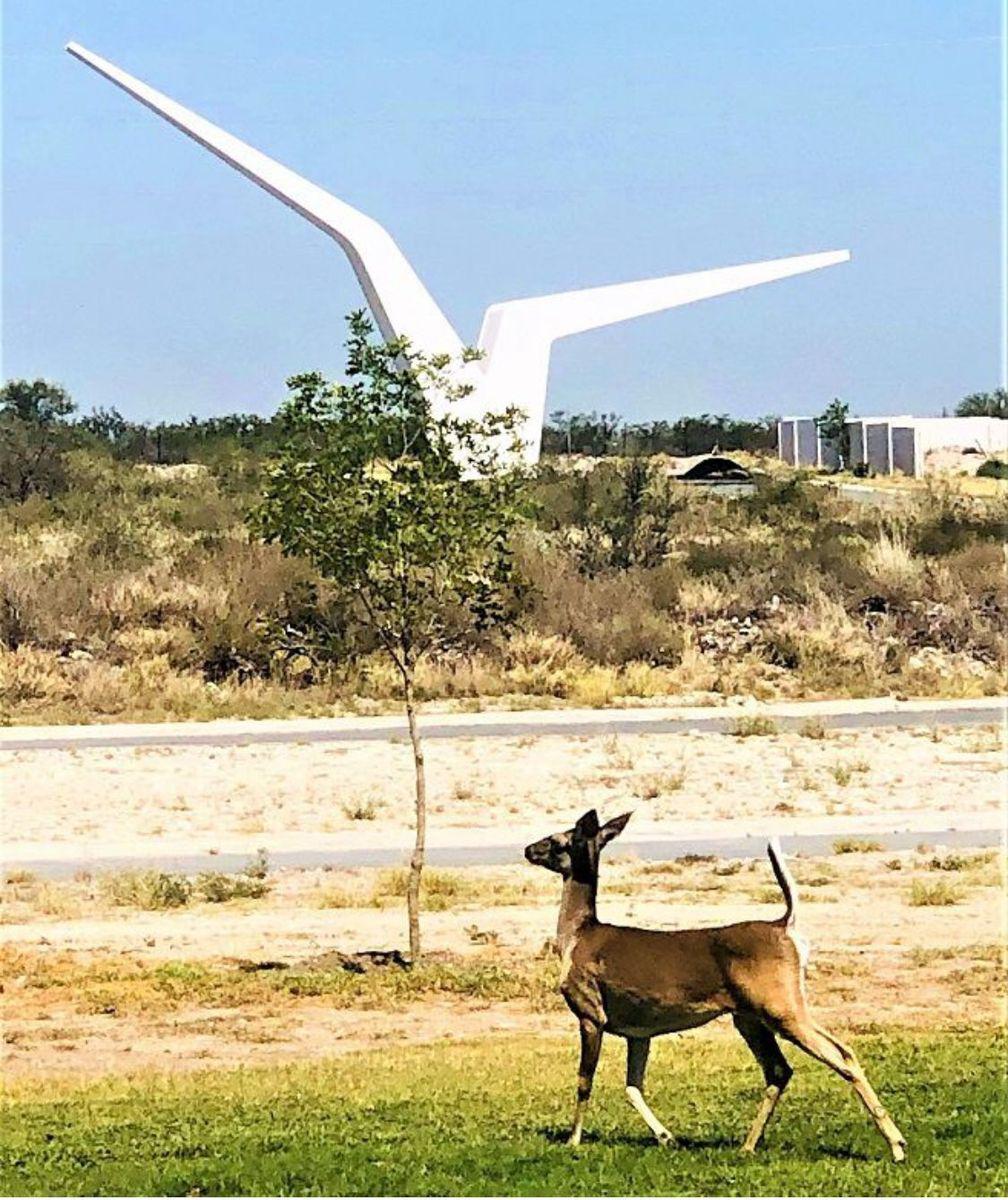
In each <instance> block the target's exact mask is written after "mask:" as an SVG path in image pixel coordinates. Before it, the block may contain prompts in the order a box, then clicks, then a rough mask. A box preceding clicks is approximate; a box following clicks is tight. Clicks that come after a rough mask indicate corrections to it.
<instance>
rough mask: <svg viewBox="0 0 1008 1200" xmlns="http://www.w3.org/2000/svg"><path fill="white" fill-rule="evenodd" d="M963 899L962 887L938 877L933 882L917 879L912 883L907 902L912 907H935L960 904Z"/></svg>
mask: <svg viewBox="0 0 1008 1200" xmlns="http://www.w3.org/2000/svg"><path fill="white" fill-rule="evenodd" d="M962 899H963V892H962V888H960V887H957V886H956V885H955V884H952V883H949V882H948V880H945V879H937V880H935V881H934V882H933V883H932V882H928V881H926V880H923V879H915V880H914V881H913V883H912V884H911V887H910V895H909V898H908V901H907V903H908V904H909V905H910V906H911V907H912V908H933V907H939V906H945V905H951V904H959V903H960V902H961V901H962Z"/></svg>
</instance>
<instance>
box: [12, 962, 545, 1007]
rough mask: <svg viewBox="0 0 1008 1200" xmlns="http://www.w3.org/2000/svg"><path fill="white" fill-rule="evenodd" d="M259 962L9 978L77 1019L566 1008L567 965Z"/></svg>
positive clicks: (92, 968) (26, 970) (137, 966)
mask: <svg viewBox="0 0 1008 1200" xmlns="http://www.w3.org/2000/svg"><path fill="white" fill-rule="evenodd" d="M252 966H254V964H238V965H236V964H234V963H218V962H212V961H199V962H184V961H177V960H170V961H167V962H161V963H156V964H154V963H150V962H144V961H142V960H140V959H135V958H131V957H130V956H128V955H119V956H116V957H114V958H106V959H97V958H78V957H77V956H76V955H73V954H70V953H64V954H50V955H37V954H32V953H30V952H24V951H19V950H17V949H15V948H11V947H7V948H2V949H0V975H2V976H3V977H5V978H12V977H22V978H23V979H24V987H25V988H26V989H29V990H36V989H37V990H39V991H45V992H46V993H47V999H50V1000H55V1001H57V1002H58V1003H60V1004H62V1003H63V1002H65V1003H66V1004H67V1005H70V1006H72V1007H73V1009H74V1010H75V1011H77V1012H83V1013H102V1012H114V1013H116V1014H119V1015H127V1014H130V1013H138V1012H143V1013H146V1014H153V1013H161V1012H173V1011H175V1010H176V1009H178V1008H180V1007H182V1006H183V1005H186V1004H191V1005H205V1006H207V1007H210V1008H229V1007H237V1006H241V1005H251V1006H254V1007H260V1008H261V1007H267V1006H272V1005H275V1004H277V1003H281V1002H282V1001H283V1000H285V999H290V998H298V997H304V996H325V997H327V998H329V999H331V1001H332V1003H333V1004H334V1005H336V1006H337V1007H340V1008H390V1009H392V1008H397V1007H399V1006H400V1005H402V1004H406V1003H409V1002H411V1001H414V1000H422V999H424V998H425V997H428V996H434V995H440V996H458V997H460V998H464V999H468V1000H486V1001H491V1000H492V1001H498V1000H523V1001H525V1002H526V1003H527V1004H529V1005H530V1006H531V1007H532V1008H533V1009H535V1010H536V1011H541V1010H546V1009H556V1008H559V1007H561V1006H562V1004H563V1001H562V1000H561V999H560V997H559V995H558V994H557V991H556V988H557V980H558V977H559V961H558V960H557V959H556V958H553V957H549V958H532V959H523V960H522V961H520V962H519V961H515V960H514V959H512V958H505V957H503V956H501V955H498V954H494V953H490V954H488V955H486V956H482V955H480V956H475V955H474V956H467V957H465V958H462V959H455V958H447V957H445V958H440V959H438V958H434V957H431V958H428V959H425V960H424V961H423V962H422V963H421V965H420V966H418V967H417V968H416V969H415V970H411V971H404V970H380V971H368V972H366V973H364V974H355V973H353V972H348V971H346V970H343V969H341V968H340V967H338V966H330V965H327V964H318V963H314V962H309V963H306V964H300V965H299V964H291V965H289V966H286V967H282V968H278V969H271V970H256V969H248V968H249V967H252Z"/></svg>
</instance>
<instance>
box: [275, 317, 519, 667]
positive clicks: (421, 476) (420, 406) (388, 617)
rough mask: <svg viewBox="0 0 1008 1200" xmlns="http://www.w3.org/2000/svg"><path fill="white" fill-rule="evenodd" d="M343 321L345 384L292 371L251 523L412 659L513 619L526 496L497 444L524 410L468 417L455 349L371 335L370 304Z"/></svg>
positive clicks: (400, 656)
mask: <svg viewBox="0 0 1008 1200" xmlns="http://www.w3.org/2000/svg"><path fill="white" fill-rule="evenodd" d="M348 325H349V331H350V332H349V339H348V342H347V351H348V353H347V382H346V383H343V384H334V383H331V382H329V381H327V380H326V379H325V378H324V377H323V376H322V375H320V374H319V373H317V372H311V373H306V374H301V375H295V376H293V377H292V378H291V379H290V380H288V387H289V389H290V395H289V397H288V399H287V402H286V403H285V405H284V407H283V410H282V413H281V418H282V422H283V427H284V430H285V433H286V441H285V442H284V444H283V445H282V447H281V449H280V452H279V454H278V455H277V457H276V459H275V461H274V462H273V464H272V466H271V468H270V470H269V472H268V475H267V479H266V484H265V488H264V492H263V497H262V501H261V503H260V504H259V506H258V508H257V509H256V511H255V513H254V514H253V518H252V523H253V525H254V527H255V529H256V531H257V532H258V533H259V534H260V535H261V536H262V537H264V538H265V539H266V540H267V541H273V542H277V543H279V544H280V545H281V546H282V547H283V549H284V550H285V551H286V552H288V553H291V554H297V555H301V556H303V557H305V558H307V559H309V560H310V561H311V562H312V563H313V565H314V566H315V567H316V569H317V570H318V571H319V572H320V573H321V574H322V575H323V576H325V577H326V578H327V579H329V580H331V581H332V582H333V583H334V584H336V585H337V586H338V587H339V588H341V589H343V590H344V591H345V592H346V593H347V595H348V596H349V597H351V598H352V599H353V601H354V602H355V603H356V605H357V608H358V610H359V615H360V617H361V619H362V620H364V621H365V623H367V624H369V625H370V626H371V627H372V628H373V629H374V631H375V632H376V633H377V635H378V637H379V638H380V640H381V642H382V644H383V645H384V646H385V648H386V650H387V651H388V652H389V653H390V655H391V656H392V658H393V660H394V661H395V662H396V664H397V665H398V666H399V667H400V669H403V668H409V667H411V666H412V664H414V663H415V662H416V659H417V657H418V656H419V655H421V654H423V653H425V652H427V651H429V650H433V649H446V648H448V647H449V646H452V647H464V646H465V645H466V644H469V643H472V642H473V641H474V640H476V639H478V638H479V637H480V636H481V635H482V634H483V633H485V631H486V630H487V629H488V628H490V627H492V626H495V625H499V624H501V623H503V622H505V621H506V620H507V614H508V613H509V611H510V607H511V606H510V605H509V604H508V598H507V594H508V591H509V587H510V583H511V578H512V572H513V563H512V558H511V554H510V549H509V547H510V541H511V534H512V532H513V530H514V528H515V526H516V525H517V524H518V523H519V522H520V521H521V520H522V519H523V518H524V516H525V515H526V512H527V510H528V505H527V501H526V496H525V477H524V474H523V473H522V471H521V469H520V468H518V467H516V466H507V465H502V464H501V461H500V457H499V455H498V453H497V448H498V447H499V445H500V443H501V440H502V439H504V440H505V441H510V442H513V441H515V440H516V438H517V431H518V428H519V424H520V413H519V412H518V410H516V409H510V410H508V411H507V412H505V413H501V414H488V415H486V416H483V417H480V418H476V419H474V418H463V417H461V416H460V415H459V414H458V413H457V411H456V410H455V408H454V405H455V404H456V403H457V401H458V400H460V399H461V398H462V397H463V396H464V395H466V394H468V392H469V391H471V388H470V387H468V386H467V385H465V384H464V383H463V384H460V383H459V382H458V381H457V379H456V378H454V377H453V376H452V375H451V374H450V368H451V365H452V364H451V361H450V359H449V358H448V357H447V356H445V355H438V356H434V357H425V356H424V355H420V354H416V353H414V352H413V351H412V350H411V349H410V346H409V343H408V342H407V341H406V340H405V339H403V338H397V339H394V340H392V341H390V342H387V343H385V342H381V341H377V340H375V338H374V331H373V328H372V326H371V323H370V321H369V320H368V319H367V317H366V316H365V315H364V314H363V313H361V312H356V313H352V314H351V315H350V317H349V318H348ZM472 357H473V356H472V355H467V356H466V358H467V360H468V359H471V358H472ZM435 395H436V396H438V397H439V398H440V399H443V400H444V401H446V403H445V404H444V405H439V411H440V410H441V409H442V408H443V409H444V410H446V411H445V412H444V413H443V415H437V416H436V415H435V414H434V412H433V410H432V405H431V397H432V396H435ZM515 461H517V459H516V460H515ZM463 463H464V464H466V467H465V470H464V471H463V467H462V465H461V464H463Z"/></svg>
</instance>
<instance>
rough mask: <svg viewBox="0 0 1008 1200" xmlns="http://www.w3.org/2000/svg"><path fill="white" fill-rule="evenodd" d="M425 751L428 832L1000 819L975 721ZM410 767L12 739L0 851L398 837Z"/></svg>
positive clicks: (170, 849)
mask: <svg viewBox="0 0 1008 1200" xmlns="http://www.w3.org/2000/svg"><path fill="white" fill-rule="evenodd" d="M427 761H428V775H429V797H430V800H429V804H430V814H429V839H430V843H431V844H432V845H448V844H453V843H468V844H474V843H476V844H478V843H479V842H481V841H485V840H488V839H489V840H492V841H495V842H501V841H514V840H519V839H520V840H528V839H531V838H532V837H538V836H541V835H542V834H544V833H547V832H550V831H551V830H552V829H554V828H562V827H565V826H566V825H567V824H569V823H570V821H571V819H572V817H573V816H574V815H576V814H577V813H579V812H581V811H583V810H584V809H586V808H588V807H590V806H596V807H598V808H599V810H600V811H602V812H611V811H613V810H614V809H615V810H616V811H623V810H625V809H627V808H633V809H634V810H635V816H634V822H633V825H632V835H633V836H636V837H642V836H663V837H686V836H691V835H693V834H696V835H705V836H709V835H711V834H714V836H723V837H730V836H734V835H737V834H742V833H750V832H757V833H763V832H765V831H767V830H768V829H770V828H773V829H776V830H777V831H778V832H782V833H784V832H793V831H797V830H799V829H800V830H801V831H804V832H817V831H823V830H827V831H828V830H832V829H837V830H840V829H842V828H843V824H844V822H845V821H846V822H847V823H848V827H849V826H850V823H851V822H854V821H855V819H856V821H857V823H859V824H860V825H861V827H863V828H880V827H881V825H880V824H879V823H880V822H881V823H882V824H887V826H888V827H890V828H891V827H893V823H894V822H895V824H896V825H898V824H899V823H900V822H901V821H905V820H908V819H917V820H918V822H920V820H922V819H923V816H922V815H924V814H926V816H927V819H928V821H930V822H931V827H932V828H936V827H944V826H948V827H955V826H956V825H957V824H961V823H962V822H965V821H969V820H971V819H972V820H973V821H974V823H976V821H977V820H978V819H980V818H983V817H986V816H989V817H990V818H991V821H990V823H992V824H994V825H999V824H1000V820H1001V811H1002V806H1003V804H1004V799H1005V794H1006V791H1005V789H1006V780H1008V774H1006V763H1005V756H1004V750H1003V746H1002V744H1001V741H1000V738H999V737H998V735H997V733H996V731H993V730H990V729H987V730H984V729H967V730H962V729H960V730H948V731H941V730H938V731H934V732H933V733H929V732H927V731H912V732H911V731H899V730H881V729H880V730H862V731H856V732H853V731H852V732H842V733H841V732H838V733H831V734H830V735H829V736H827V737H825V738H822V739H820V740H817V739H815V738H811V737H803V736H801V735H800V734H798V733H786V734H779V735H774V736H762V737H747V738H739V737H732V736H728V735H719V734H699V733H692V734H691V733H683V734H678V735H654V734H652V735H634V736H629V735H627V736H619V737H599V736H593V737H587V736H545V737H543V736H540V737H517V738H495V739H485V740H479V739H475V738H473V739H458V740H443V741H433V740H432V741H431V742H430V743H429V745H428V746H427ZM412 769H413V768H412V759H411V755H410V752H409V749H408V747H407V745H406V744H405V741H404V740H399V741H395V740H393V741H392V742H389V743H378V742H365V743H356V744H350V745H345V746H337V745H325V744H322V745H318V744H316V745H308V744H305V745H280V746H277V745H273V746H268V745H264V746H246V747H229V748H214V747H173V748H122V749H85V748H79V749H73V750H65V751H28V750H20V751H14V752H11V753H9V754H8V755H7V756H6V759H5V761H4V763H3V766H2V776H0V782H2V802H3V814H2V816H3V821H2V824H3V829H4V842H3V854H4V858H5V861H6V862H7V863H8V864H10V863H15V862H18V861H26V860H30V859H48V858H65V859H73V860H87V859H89V858H94V857H116V856H131V855H135V856H141V855H150V856H154V855H158V854H161V855H168V854H179V853H185V854H192V853H206V852H210V853H252V852H253V851H254V850H256V849H257V848H258V847H260V846H265V847H266V848H267V849H268V850H270V851H273V852H280V851H286V850H297V849H305V848H310V849H313V850H320V851H326V850H333V851H335V850H347V849H352V848H354V847H367V846H383V847H384V846H395V847H401V846H405V845H407V844H408V842H409V841H410V838H411V834H410V829H411V821H412V807H413V799H412ZM936 823H937V824H936ZM915 827H916V828H922V827H925V828H926V827H927V825H923V826H922V825H921V824H920V823H918V824H917V825H916V826H915Z"/></svg>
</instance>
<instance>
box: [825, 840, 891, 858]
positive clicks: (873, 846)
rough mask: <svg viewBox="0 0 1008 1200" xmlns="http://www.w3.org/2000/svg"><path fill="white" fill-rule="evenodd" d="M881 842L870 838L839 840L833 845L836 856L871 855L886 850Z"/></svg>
mask: <svg viewBox="0 0 1008 1200" xmlns="http://www.w3.org/2000/svg"><path fill="white" fill-rule="evenodd" d="M884 849H885V847H884V846H883V845H882V843H881V842H875V841H872V840H870V839H868V838H837V839H836V840H835V841H834V843H833V853H834V854H871V853H872V852H873V851H875V850H884Z"/></svg>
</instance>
